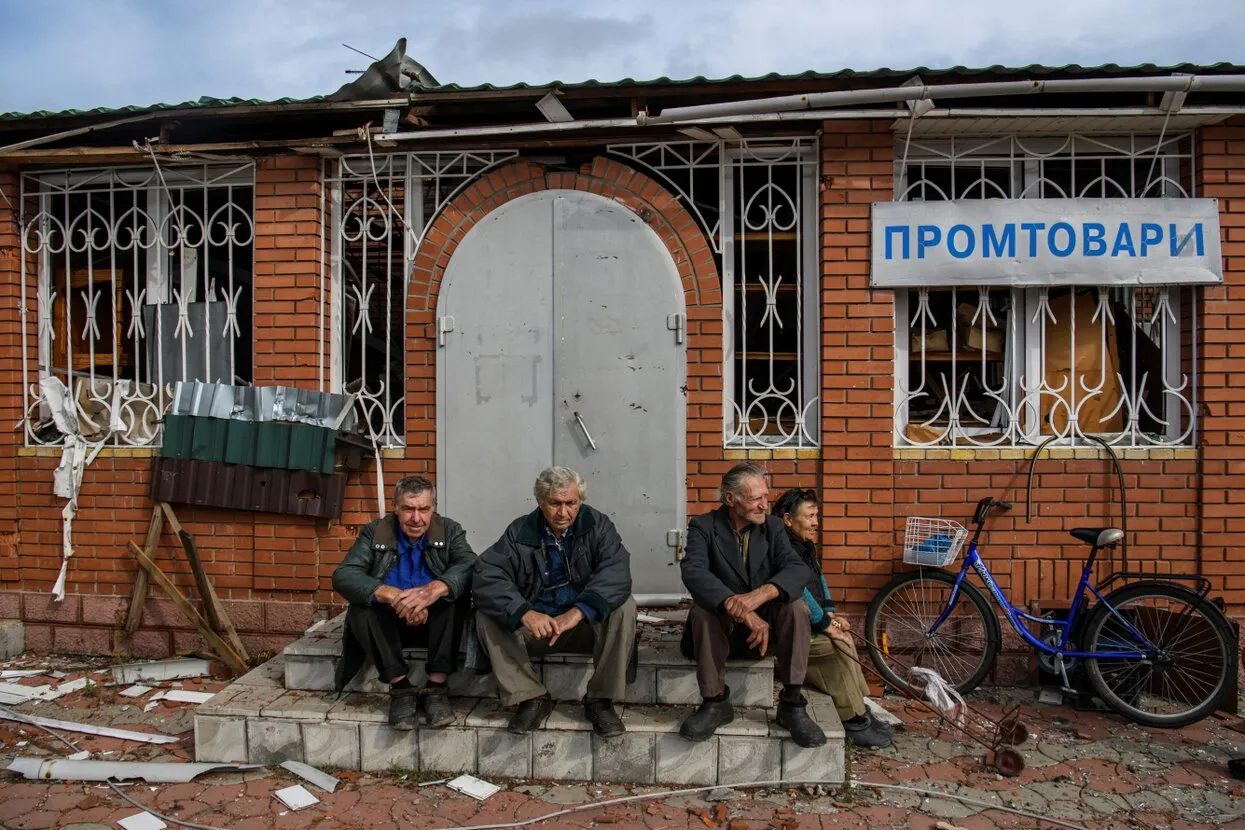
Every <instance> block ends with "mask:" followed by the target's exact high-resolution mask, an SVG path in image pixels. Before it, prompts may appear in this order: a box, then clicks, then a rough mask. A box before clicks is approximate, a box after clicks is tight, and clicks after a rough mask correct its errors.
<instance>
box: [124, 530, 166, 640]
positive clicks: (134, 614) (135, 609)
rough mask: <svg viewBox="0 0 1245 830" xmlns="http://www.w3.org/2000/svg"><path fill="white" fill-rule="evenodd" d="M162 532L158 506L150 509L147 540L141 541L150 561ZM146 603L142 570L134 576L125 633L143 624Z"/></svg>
mask: <svg viewBox="0 0 1245 830" xmlns="http://www.w3.org/2000/svg"><path fill="white" fill-rule="evenodd" d="M163 532H164V513H162V512H161V511H160V508H159V507H158V506H156V507H152V509H151V521H149V522H148V523H147V538H146V539H145V540H144V541H143V551H144V552H145V553H146V554H147V558H148V559H150V560H151V561H153V562H154V561H155V560H156V548H157V547H158V546H159V544H160V534H161V533H163ZM146 601H147V571H145V570H143V569H142V568H139V569H138V573H137V574H135V576H134V590H133V591H131V592H130V612H129V614H127V615H126V617H125V633H126V634H133V633H134V632H135V631H137V630H138V627H139V626H140V625H142V623H143V603H145V602H146Z"/></svg>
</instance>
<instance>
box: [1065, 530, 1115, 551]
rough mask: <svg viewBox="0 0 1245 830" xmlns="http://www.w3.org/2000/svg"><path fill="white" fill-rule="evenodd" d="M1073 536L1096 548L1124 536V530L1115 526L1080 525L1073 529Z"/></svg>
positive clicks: (1111, 543)
mask: <svg viewBox="0 0 1245 830" xmlns="http://www.w3.org/2000/svg"><path fill="white" fill-rule="evenodd" d="M1072 538H1073V539H1079V540H1080V541H1082V542H1084V543H1085V544H1087V545H1093V546H1094V547H1096V548H1105V547H1107V546H1108V545H1114V544H1115V543H1116V542H1118V541H1120V539H1122V538H1124V531H1122V530H1117V529H1116V528H1114V527H1101V528H1099V527H1078V528H1077V529H1076V530H1073V531H1072Z"/></svg>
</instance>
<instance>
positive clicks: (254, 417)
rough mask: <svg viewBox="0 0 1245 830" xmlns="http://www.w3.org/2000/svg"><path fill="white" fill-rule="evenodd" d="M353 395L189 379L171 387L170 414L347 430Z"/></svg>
mask: <svg viewBox="0 0 1245 830" xmlns="http://www.w3.org/2000/svg"><path fill="white" fill-rule="evenodd" d="M354 401H355V398H354V396H352V395H340V394H336V393H330V392H317V391H315V390H314V389H297V388H295V387H293V386H226V385H225V384H220V383H200V382H199V381H190V382H183V383H178V384H177V385H176V386H175V387H174V390H173V405H172V406H171V407H170V408H169V414H170V415H199V416H204V417H208V418H223V419H230V420H237V421H257V422H262V421H290V422H294V423H300V424H310V425H312V426H320V427H328V428H329V429H341V430H346V431H350V430H351V429H353V428H354V421H355V412H354V408H353V403H354Z"/></svg>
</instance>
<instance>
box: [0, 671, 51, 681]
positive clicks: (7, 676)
mask: <svg viewBox="0 0 1245 830" xmlns="http://www.w3.org/2000/svg"><path fill="white" fill-rule="evenodd" d="M38 674H43V669H4V670H3V671H0V680H11V679H13V678H15V677H34V676H35V675H38Z"/></svg>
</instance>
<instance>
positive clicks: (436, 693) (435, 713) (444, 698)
mask: <svg viewBox="0 0 1245 830" xmlns="http://www.w3.org/2000/svg"><path fill="white" fill-rule="evenodd" d="M421 700H422V701H423V704H424V720H425V722H426V723H427V724H428V725H429V726H431V727H438V726H449V725H450V724H451V723H453V722H454V709H453V707H452V706H450V697H449V695H447V694H446V693H445V687H444V686H434V687H431V688H426V689H424V693H423V697H422V698H421Z"/></svg>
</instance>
